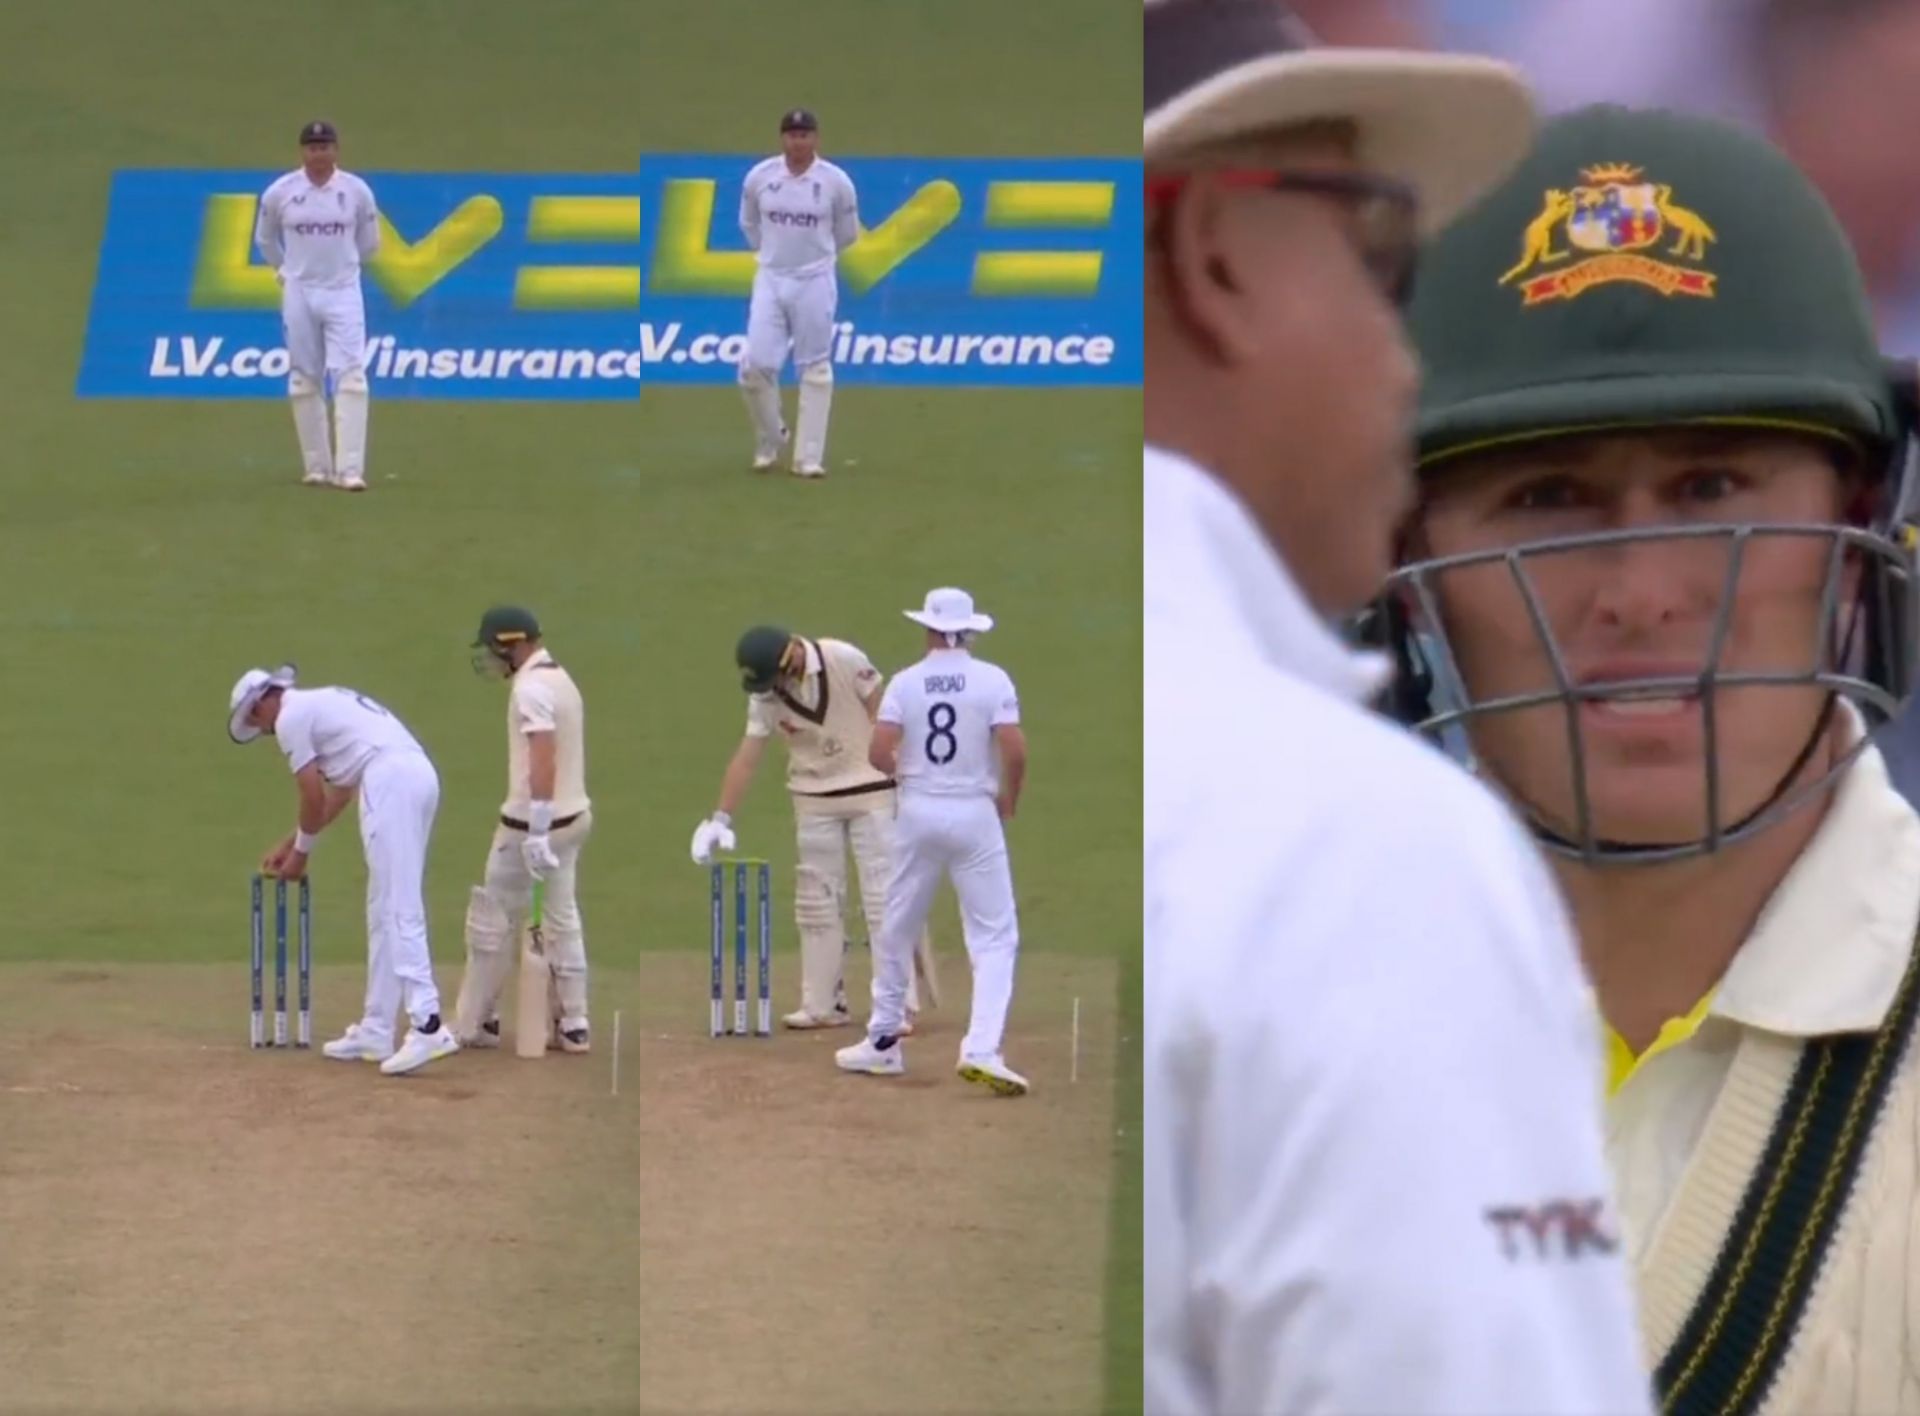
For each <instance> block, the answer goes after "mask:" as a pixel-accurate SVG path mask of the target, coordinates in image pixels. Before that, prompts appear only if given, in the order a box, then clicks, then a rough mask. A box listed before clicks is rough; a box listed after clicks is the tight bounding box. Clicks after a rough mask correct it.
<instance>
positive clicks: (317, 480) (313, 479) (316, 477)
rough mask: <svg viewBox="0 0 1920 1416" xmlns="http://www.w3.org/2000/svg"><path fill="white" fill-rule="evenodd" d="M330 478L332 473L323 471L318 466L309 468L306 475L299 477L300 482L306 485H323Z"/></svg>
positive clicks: (331, 478) (330, 479)
mask: <svg viewBox="0 0 1920 1416" xmlns="http://www.w3.org/2000/svg"><path fill="white" fill-rule="evenodd" d="M332 480H333V474H332V473H331V472H323V471H321V470H320V469H318V468H312V469H309V470H308V472H307V473H306V475H305V476H303V477H302V478H301V479H300V481H301V484H302V485H304V486H308V487H324V486H326V485H327V484H328V483H329V482H331V481H332Z"/></svg>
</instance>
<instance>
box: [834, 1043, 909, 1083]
mask: <svg viewBox="0 0 1920 1416" xmlns="http://www.w3.org/2000/svg"><path fill="white" fill-rule="evenodd" d="M885 1041H886V1044H887V1045H886V1046H885V1047H882V1046H880V1045H879V1044H878V1043H876V1042H875V1041H874V1040H873V1039H872V1038H870V1037H863V1038H861V1039H860V1041H858V1042H856V1043H855V1044H854V1045H853V1046H852V1047H843V1048H841V1049H840V1050H839V1051H838V1052H836V1053H834V1054H833V1065H834V1066H836V1067H838V1068H839V1069H840V1070H841V1071H843V1072H865V1073H867V1074H868V1075H869V1076H873V1077H898V1076H902V1075H904V1074H905V1072H906V1070H907V1056H906V1051H905V1049H904V1048H902V1047H901V1046H900V1039H899V1038H897V1037H890V1038H887V1039H885Z"/></svg>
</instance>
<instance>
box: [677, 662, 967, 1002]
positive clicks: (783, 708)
mask: <svg viewBox="0 0 1920 1416" xmlns="http://www.w3.org/2000/svg"><path fill="white" fill-rule="evenodd" d="M734 662H735V663H736V664H738V665H739V668H740V683H741V687H743V688H745V689H746V691H747V693H748V695H749V697H748V699H747V730H746V735H745V736H744V737H742V738H741V739H740V745H739V746H738V747H737V748H735V749H734V753H733V757H732V759H731V760H730V761H729V762H728V763H727V770H726V773H725V774H724V775H723V776H722V778H721V780H720V804H719V805H718V806H717V807H715V808H714V811H713V814H712V815H711V816H709V817H708V818H707V819H706V820H705V821H702V822H701V823H700V824H699V825H698V826H697V827H695V828H694V832H693V859H694V863H695V864H696V865H706V864H708V863H709V862H710V861H712V859H713V853H714V851H715V850H716V849H718V850H722V851H730V850H732V849H733V847H734V834H733V813H734V812H735V811H736V810H738V809H739V806H740V802H741V800H742V798H744V797H745V796H746V794H747V788H748V787H749V786H751V785H752V783H753V774H754V772H755V770H756V769H757V768H758V767H759V765H760V757H761V754H762V753H764V752H765V751H766V746H767V739H769V738H771V737H772V736H773V735H774V734H775V733H776V732H777V733H779V734H780V736H781V737H783V738H784V739H786V744H787V790H788V792H789V793H790V794H791V795H792V797H793V823H794V834H795V850H796V854H797V855H798V857H799V865H798V868H797V869H796V870H795V871H794V885H793V916H794V925H795V927H796V928H797V929H798V931H799V934H800V1007H799V1010H798V1011H797V1012H793V1013H789V1014H787V1016H786V1018H785V1019H784V1021H785V1023H786V1025H787V1026H788V1027H790V1028H796V1029H806V1028H837V1027H841V1026H844V1025H845V1024H846V1022H847V1021H848V1013H847V996H846V984H845V980H844V977H843V970H844V968H845V960H846V926H845V916H844V911H843V910H842V908H841V901H842V900H844V899H845V898H846V894H847V853H848V851H849V850H851V852H852V853H853V865H854V869H855V871H856V872H857V873H858V874H859V877H860V907H861V909H862V911H863V912H864V913H865V914H866V917H867V938H868V939H869V940H870V941H877V940H878V939H879V938H880V925H881V921H882V919H883V917H884V908H885V903H886V894H887V876H888V872H889V871H890V869H891V857H892V849H893V818H894V812H895V809H896V803H895V794H894V786H893V777H892V774H891V773H889V772H886V771H884V770H882V769H880V768H877V767H875V766H873V765H872V763H870V762H869V761H868V760H867V751H868V746H869V744H870V743H871V742H872V738H873V715H874V713H875V712H876V711H878V709H879V706H880V682H881V680H880V671H879V670H878V669H876V668H874V666H873V663H872V661H871V660H869V659H868V658H867V656H866V655H865V654H864V653H862V652H861V651H860V649H859V648H858V647H857V646H856V645H853V644H849V643H847V642H846V641H845V640H843V639H807V638H803V637H802V636H800V635H797V634H790V633H789V632H788V631H786V630H784V629H777V628H774V627H773V626H770V625H757V626H755V627H754V628H752V629H750V630H748V631H747V632H746V633H745V634H743V635H741V636H740V642H739V644H738V645H737V646H735V649H734ZM874 947H875V948H876V949H877V944H876V945H875V946H874ZM918 962H919V966H920V969H921V971H922V972H923V973H924V974H925V975H926V977H927V988H928V993H929V995H932V994H934V993H935V992H936V989H937V984H936V982H935V976H934V972H933V967H934V966H933V953H932V948H931V944H930V942H929V941H928V940H927V938H926V936H925V935H924V934H923V935H922V936H921V940H920V945H919V954H918ZM930 1001H931V1002H933V1003H935V1004H937V1003H938V1002H939V1001H940V1000H939V999H938V997H930ZM907 1007H908V1009H909V1011H910V1012H917V1011H918V1010H919V1007H920V991H919V989H918V987H917V986H913V985H910V986H909V991H908V995H907ZM908 1030H909V1031H911V1022H909V1024H908Z"/></svg>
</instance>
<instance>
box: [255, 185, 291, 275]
mask: <svg viewBox="0 0 1920 1416" xmlns="http://www.w3.org/2000/svg"><path fill="white" fill-rule="evenodd" d="M253 244H254V245H256V246H258V247H259V248H260V259H261V260H263V261H265V262H266V263H267V264H268V265H269V266H271V267H273V270H274V273H275V274H276V275H277V274H278V273H279V271H280V265H281V263H282V262H283V261H285V260H286V258H287V253H286V248H285V247H284V246H283V245H282V244H281V242H280V206H279V203H277V202H275V201H274V199H273V190H272V188H268V189H267V192H266V194H265V195H264V196H262V197H261V198H260V214H259V216H258V217H256V218H255V220H254V223H253Z"/></svg>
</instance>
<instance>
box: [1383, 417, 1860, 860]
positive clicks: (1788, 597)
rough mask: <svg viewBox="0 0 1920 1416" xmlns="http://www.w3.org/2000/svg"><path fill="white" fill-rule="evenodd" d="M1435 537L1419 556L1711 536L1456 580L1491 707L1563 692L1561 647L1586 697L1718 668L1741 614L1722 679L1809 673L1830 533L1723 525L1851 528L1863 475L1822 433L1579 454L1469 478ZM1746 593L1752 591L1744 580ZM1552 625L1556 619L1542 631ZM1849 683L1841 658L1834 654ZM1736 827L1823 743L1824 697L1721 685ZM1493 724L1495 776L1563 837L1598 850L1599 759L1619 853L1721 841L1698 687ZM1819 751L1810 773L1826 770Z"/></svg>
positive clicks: (1844, 569)
mask: <svg viewBox="0 0 1920 1416" xmlns="http://www.w3.org/2000/svg"><path fill="white" fill-rule="evenodd" d="M1436 485H1437V486H1438V487H1439V488H1441V489H1440V490H1438V491H1436V492H1435V493H1434V494H1433V495H1432V496H1431V497H1430V499H1429V500H1428V502H1427V504H1426V506H1425V507H1424V509H1423V512H1422V514H1421V516H1420V518H1419V520H1418V522H1417V529H1416V532H1415V541H1416V554H1417V557H1418V558H1419V559H1427V558H1429V557H1434V558H1437V557H1444V556H1452V555H1459V554H1464V553H1472V552H1481V551H1489V550H1492V551H1502V550H1509V549H1511V548H1514V547H1519V546H1523V545H1526V544H1528V543H1538V542H1551V541H1553V540H1555V539H1556V538H1566V537H1574V536H1582V535H1588V534H1591V533H1595V532H1615V531H1620V532H1630V531H1649V530H1655V529H1660V528H1685V527H1692V528H1700V529H1701V530H1700V534H1699V535H1697V536H1693V537H1683V538H1671V537H1670V538H1663V539H1638V540H1622V541H1616V542H1613V543H1611V544H1607V545H1602V546H1588V547H1584V548H1577V549H1561V550H1555V549H1546V550H1542V551H1538V552H1533V551H1529V552H1528V553H1526V554H1524V555H1521V556H1520V557H1518V558H1517V564H1518V566H1519V567H1520V570H1521V578H1524V580H1525V583H1526V586H1527V587H1528V589H1529V590H1530V591H1531V595H1532V600H1533V603H1532V605H1531V606H1530V605H1529V598H1528V590H1523V588H1522V586H1521V585H1520V583H1518V579H1517V578H1516V575H1515V573H1514V565H1515V562H1514V561H1512V560H1507V561H1502V560H1496V561H1493V562H1491V563H1482V564H1478V565H1474V566H1468V567H1462V568H1458V569H1453V570H1448V571H1441V572H1438V573H1436V574H1435V575H1434V576H1433V578H1432V580H1431V582H1430V583H1431V584H1432V586H1433V588H1434V590H1435V591H1436V598H1437V603H1438V607H1439V610H1440V614H1441V619H1442V623H1443V626H1444V629H1445V632H1446V635H1447V638H1448V641H1449V643H1450V644H1451V646H1452V649H1453V653H1454V656H1455V660H1456V663H1457V665H1458V667H1459V669H1460V672H1461V675H1462V678H1463V680H1464V682H1465V686H1466V689H1467V691H1468V693H1469V694H1470V696H1471V699H1472V701H1473V702H1475V703H1482V702H1485V701H1487V700H1490V699H1498V698H1504V697H1508V696H1510V695H1524V694H1531V693H1541V692H1554V691H1556V684H1557V683H1558V682H1559V678H1558V675H1557V674H1556V672H1555V667H1554V661H1553V656H1552V654H1551V653H1550V652H1549V649H1548V646H1547V643H1546V641H1545V639H1544V638H1543V635H1542V632H1541V628H1542V626H1543V627H1544V629H1545V631H1546V633H1547V634H1550V635H1551V637H1552V641H1553V643H1554V645H1556V646H1557V648H1558V651H1559V655H1560V660H1561V663H1562V665H1563V666H1564V670H1565V674H1566V677H1567V678H1568V680H1569V681H1571V682H1572V683H1574V684H1576V685H1599V684H1605V683H1610V682H1618V681H1620V680H1625V679H1635V678H1655V677H1658V678H1669V677H1673V678H1684V677H1689V676H1698V675H1701V674H1703V673H1705V672H1706V671H1707V670H1708V667H1709V661H1710V659H1711V658H1712V651H1713V646H1714V643H1715V639H1716V626H1717V623H1718V622H1719V621H1720V620H1721V617H1722V611H1723V609H1724V610H1725V618H1724V624H1725V629H1724V634H1723V635H1722V636H1720V638H1721V647H1720V650H1719V655H1718V659H1717V666H1716V667H1715V670H1714V671H1715V672H1716V673H1718V674H1727V673H1754V672H1761V673H1779V674H1807V673H1811V672H1813V671H1814V669H1815V667H1816V665H1815V658H1816V654H1817V653H1818V652H1819V650H1818V643H1819V639H1820V634H1819V629H1820V625H1821V621H1822V618H1823V616H1822V612H1821V604H1822V595H1823V592H1824V591H1825V589H1826V587H1827V581H1828V577H1829V575H1830V573H1833V570H1832V567H1833V564H1834V549H1835V546H1834V539H1833V537H1832V536H1831V535H1830V534H1824V533H1810V534H1784V533H1778V532H1776V533H1775V534H1771V535H1769V534H1766V533H1765V532H1764V530H1761V531H1757V532H1756V533H1755V534H1753V535H1752V536H1751V537H1750V539H1748V540H1747V541H1746V544H1745V549H1744V550H1743V551H1742V552H1741V553H1740V555H1739V565H1738V568H1737V574H1733V575H1732V578H1731V580H1730V573H1731V572H1734V570H1735V567H1734V538H1733V537H1732V535H1731V534H1727V533H1721V532H1708V531H1706V530H1704V528H1707V527H1710V526H1712V525H1715V524H1717V523H1740V524H1750V525H1753V526H1755V527H1759V528H1765V527H1768V526H1775V527H1779V526H1782V525H1783V524H1786V523H1832V522H1836V521H1840V520H1842V519H1844V518H1843V512H1844V509H1845V503H1846V501H1847V500H1848V488H1849V487H1850V486H1851V485H1852V483H1851V479H1849V478H1845V477H1843V476H1842V474H1841V473H1840V472H1839V471H1837V470H1836V461H1835V457H1834V453H1833V451H1831V450H1829V449H1828V448H1826V447H1824V446H1823V445H1821V444H1820V443H1818V442H1817V441H1816V440H1814V439H1812V438H1805V439H1802V438H1797V437H1791V436H1780V435H1771V434H1770V435H1745V434H1737V435H1729V434H1726V433H1722V432H1715V433H1671V434H1656V435H1652V436H1647V437H1640V436H1604V437H1591V438H1577V439H1563V440H1560V441H1557V442H1552V443H1542V444H1539V445H1536V446H1531V447H1526V448H1521V449H1516V450H1514V451H1511V452H1506V453H1501V454H1493V455H1487V456H1483V457H1479V458H1475V459H1473V460H1472V461H1471V462H1465V461H1463V463H1462V464H1461V465H1460V466H1458V467H1450V468H1449V469H1448V470H1447V471H1446V472H1445V473H1444V475H1443V477H1442V478H1437V479H1436ZM1837 573H1838V576H1839V579H1840V586H1839V591H1840V598H1839V601H1838V603H1839V605H1840V607H1841V608H1840V613H1839V614H1838V616H1837V617H1836V618H1837V622H1836V623H1835V625H1834V626H1833V635H1834V640H1833V642H1834V643H1836V644H1842V643H1845V642H1846V636H1847V633H1848V628H1849V625H1850V623H1851V621H1852V608H1851V605H1852V592H1853V588H1854V585H1855V583H1856V575H1855V573H1854V572H1853V570H1852V569H1851V568H1850V567H1848V566H1847V565H1845V564H1842V565H1841V566H1840V568H1839V570H1838V572H1837ZM1730 584H1731V591H1729V585H1730ZM1536 613H1537V616H1538V623H1536ZM1827 657H1828V659H1829V663H1828V664H1824V665H1820V667H1822V668H1826V667H1830V666H1831V660H1832V658H1833V655H1832V654H1831V653H1829V655H1828V656H1827ZM1709 694H1710V696H1711V699H1712V706H1713V716H1714V733H1713V740H1714V748H1713V752H1714V757H1715V760H1716V763H1717V773H1718V783H1719V786H1718V792H1717V796H1718V810H1719V824H1720V825H1721V827H1723V828H1725V827H1728V826H1731V825H1733V824H1734V823H1735V822H1737V821H1738V820H1740V819H1741V818H1743V817H1745V816H1746V815H1748V814H1749V813H1751V812H1753V811H1754V810H1756V809H1758V808H1759V807H1760V806H1762V805H1763V804H1765V802H1766V801H1767V800H1768V799H1769V798H1770V797H1771V796H1772V795H1773V793H1774V792H1775V790H1776V789H1777V788H1778V787H1779V786H1780V784H1781V782H1782V780H1783V779H1784V778H1785V777H1786V776H1787V775H1788V774H1789V772H1791V771H1793V770H1794V768H1795V764H1796V762H1797V761H1799V759H1800V758H1801V755H1802V753H1803V751H1805V750H1806V748H1807V747H1808V744H1809V742H1810V740H1811V739H1812V738H1813V735H1814V733H1815V730H1816V727H1817V726H1818V724H1819V723H1820V721H1821V716H1822V714H1823V712H1824V709H1825V701H1826V695H1825V694H1824V692H1823V691H1821V690H1819V689H1816V688H1814V687H1812V686H1811V685H1805V684H1793V685H1780V684H1751V685H1738V686H1731V687H1727V686H1721V687H1717V688H1713V689H1710V690H1709ZM1572 716H1573V723H1574V725H1575V726H1576V727H1577V730H1578V746H1577V747H1576V746H1575V744H1574V743H1573V741H1571V740H1570V734H1569V715H1568V707H1567V704H1566V703H1565V702H1563V701H1555V702H1548V703H1544V704H1541V705H1539V706H1535V707H1529V708H1521V709H1515V710H1511V711H1502V712H1495V713H1490V714H1485V715H1482V716H1479V717H1476V718H1474V719H1471V720H1470V721H1469V725H1468V730H1469V733H1470V735H1471V738H1472V744H1473V748H1474V751H1475V754H1476V756H1477V757H1478V758H1479V760H1480V763H1481V765H1482V767H1483V769H1484V770H1486V771H1488V772H1490V773H1491V774H1492V776H1493V777H1495V778H1496V779H1497V780H1499V781H1500V782H1501V783H1503V784H1504V785H1505V786H1506V787H1507V788H1508V789H1509V790H1510V791H1511V792H1512V793H1513V794H1514V795H1516V796H1517V797H1519V798H1520V799H1521V800H1522V801H1523V802H1525V803H1526V804H1527V806H1528V807H1529V808H1530V809H1531V810H1532V811H1533V812H1534V814H1535V815H1536V816H1537V817H1538V818H1539V819H1540V820H1541V821H1542V822H1543V823H1544V824H1545V825H1547V826H1548V827H1549V828H1550V829H1553V830H1554V831H1556V832H1558V833H1559V834H1561V835H1563V836H1566V837H1568V838H1569V839H1574V840H1578V839H1579V837H1580V830H1579V813H1578V810H1577V807H1576V796H1575V788H1574V776H1573V771H1572V765H1573V762H1574V760H1575V758H1574V754H1575V752H1576V751H1577V752H1578V753H1579V754H1580V758H1581V760H1582V761H1583V762H1584V764H1585V771H1586V787H1587V794H1588V800H1589V806H1590V811H1591V816H1592V824H1593V829H1594V832H1595V834H1596V836H1598V837H1599V838H1601V839H1605V840H1612V841H1618V842H1623V843H1628V844H1635V845H1654V844H1662V843H1669V842H1677V841H1685V840H1693V839H1698V838H1699V837H1701V836H1703V835H1705V834H1706V832H1707V830H1708V825H1709V817H1708V810H1707V759H1708V737H1707V716H1706V705H1705V702H1704V701H1703V695H1702V694H1701V692H1700V691H1699V690H1698V687H1697V686H1691V687H1676V688H1669V689H1661V690H1647V691H1645V692H1642V693H1638V694H1635V695H1634V696H1632V697H1626V698H1616V699H1603V700H1593V701H1581V702H1579V703H1578V705H1577V706H1576V707H1575V708H1574V709H1573V714H1572ZM1827 760H1828V753H1827V751H1826V750H1825V746H1824V744H1822V745H1821V747H1819V748H1817V749H1816V750H1815V751H1814V752H1813V754H1812V756H1811V758H1810V759H1809V761H1808V762H1807V764H1805V766H1804V767H1803V768H1802V770H1804V771H1810V772H1814V773H1817V772H1819V771H1822V770H1824V769H1825V766H1826V763H1827Z"/></svg>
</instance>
